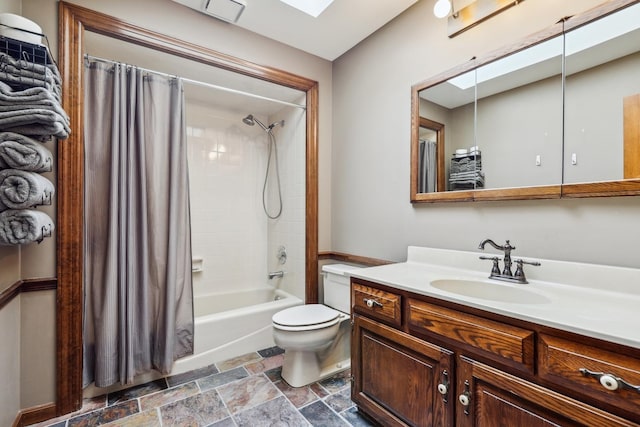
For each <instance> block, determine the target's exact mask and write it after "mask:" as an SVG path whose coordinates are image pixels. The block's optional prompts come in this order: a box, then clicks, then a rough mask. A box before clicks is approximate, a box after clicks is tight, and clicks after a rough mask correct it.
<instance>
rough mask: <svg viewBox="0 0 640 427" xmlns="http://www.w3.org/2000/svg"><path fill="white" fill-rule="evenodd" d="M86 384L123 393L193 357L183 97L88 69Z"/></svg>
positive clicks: (170, 83) (105, 67) (114, 69)
mask: <svg viewBox="0 0 640 427" xmlns="http://www.w3.org/2000/svg"><path fill="white" fill-rule="evenodd" d="M84 138H85V141H84V146H85V201H84V203H85V219H84V224H85V239H84V241H85V251H84V252H85V262H84V265H85V270H84V274H85V277H84V288H85V311H84V326H83V327H84V329H83V335H84V366H83V381H84V384H85V385H88V384H89V383H91V382H92V381H94V382H95V385H96V386H98V387H106V386H109V385H111V384H115V383H117V382H120V383H122V384H125V383H129V382H131V381H132V380H133V377H134V376H135V375H138V374H140V373H144V372H147V371H150V370H151V369H156V370H158V371H160V372H162V373H163V374H167V373H169V372H170V370H171V367H172V364H173V361H174V360H175V359H177V358H180V357H183V356H186V355H189V354H192V353H193V298H192V294H193V291H192V284H191V230H190V219H189V193H188V171H187V153H186V132H185V114H184V94H183V88H182V82H181V81H180V80H179V79H176V78H169V77H164V76H160V75H156V74H149V73H146V72H143V71H142V70H140V69H137V68H135V67H131V66H127V65H124V64H117V63H116V64H105V63H101V62H89V61H85V137H84Z"/></svg>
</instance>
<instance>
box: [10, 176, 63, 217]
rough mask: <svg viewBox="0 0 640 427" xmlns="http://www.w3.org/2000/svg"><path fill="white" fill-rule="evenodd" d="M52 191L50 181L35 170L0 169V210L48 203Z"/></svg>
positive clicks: (52, 187)
mask: <svg viewBox="0 0 640 427" xmlns="http://www.w3.org/2000/svg"><path fill="white" fill-rule="evenodd" d="M54 192H55V189H54V186H53V184H52V183H51V181H49V180H48V179H47V178H45V177H43V176H42V175H39V174H37V173H35V172H27V171H21V170H17V169H4V170H0V210H4V209H27V208H30V207H33V206H38V205H48V204H51V198H52V196H53V194H54Z"/></svg>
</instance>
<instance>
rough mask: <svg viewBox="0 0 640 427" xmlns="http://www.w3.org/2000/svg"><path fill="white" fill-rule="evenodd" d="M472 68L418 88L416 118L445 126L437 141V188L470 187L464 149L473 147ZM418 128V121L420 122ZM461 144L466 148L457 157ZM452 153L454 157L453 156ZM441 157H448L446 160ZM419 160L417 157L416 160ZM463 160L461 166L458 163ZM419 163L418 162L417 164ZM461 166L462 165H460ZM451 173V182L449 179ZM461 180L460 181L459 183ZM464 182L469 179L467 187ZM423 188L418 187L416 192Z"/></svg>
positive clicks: (470, 158)
mask: <svg viewBox="0 0 640 427" xmlns="http://www.w3.org/2000/svg"><path fill="white" fill-rule="evenodd" d="M474 83H475V71H470V72H467V73H464V74H461V75H459V76H456V77H453V78H451V79H449V80H447V81H444V82H441V83H439V84H436V85H434V86H431V87H428V88H426V89H424V90H422V91H420V94H419V98H420V107H419V109H420V117H429V118H430V119H432V121H435V122H436V123H438V124H441V126H442V127H443V128H444V127H445V126H446V128H447V139H446V142H445V141H444V138H442V141H441V149H440V150H439V154H440V156H441V157H440V162H439V163H438V168H439V169H438V176H439V180H438V186H437V191H439V192H440V191H446V190H451V189H463V188H464V189H468V188H471V189H473V188H474V181H473V179H467V178H466V175H465V173H467V175H474V174H475V162H473V160H475V159H474V157H475V155H474V156H469V155H468V148H470V147H472V146H474V145H475V144H474V110H475V109H474V104H475V87H474ZM420 127H421V129H422V127H423V125H422V121H421V123H420ZM461 147H467V148H466V150H467V151H466V152H465V157H462V156H460V153H461ZM456 152H457V153H458V156H456ZM445 159H450V161H449V163H448V164H447V162H446V161H445ZM418 160H419V161H420V159H418ZM461 162H463V163H464V165H463V164H462V163H461ZM419 165H420V166H421V165H422V164H421V163H419ZM461 167H462V168H461ZM452 173H453V174H454V175H453V182H452V180H451V178H452V175H451V174H452ZM462 181H464V182H462ZM467 182H470V183H471V185H470V186H469V185H468V184H467ZM421 190H424V188H419V191H418V192H419V193H426V192H427V191H421Z"/></svg>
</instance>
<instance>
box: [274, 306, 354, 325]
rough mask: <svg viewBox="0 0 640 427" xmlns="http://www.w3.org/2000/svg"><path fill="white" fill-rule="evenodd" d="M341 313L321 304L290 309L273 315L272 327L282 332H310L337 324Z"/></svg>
mask: <svg viewBox="0 0 640 427" xmlns="http://www.w3.org/2000/svg"><path fill="white" fill-rule="evenodd" d="M341 315H342V313H341V312H339V311H338V310H334V309H332V308H330V307H327V306H326V305H322V304H306V305H299V306H296V307H291V308H287V309H284V310H282V311H279V312H277V313H276V314H274V315H273V317H272V318H271V320H272V321H273V327H274V328H277V329H280V330H283V331H310V330H314V329H322V328H327V327H329V326H333V325H335V324H336V323H338V322H339V321H340V320H341V318H342V316H341Z"/></svg>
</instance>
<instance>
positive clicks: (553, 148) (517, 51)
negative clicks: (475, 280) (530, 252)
mask: <svg viewBox="0 0 640 427" xmlns="http://www.w3.org/2000/svg"><path fill="white" fill-rule="evenodd" d="M612 12H615V13H612ZM638 23H640V4H639V2H638V1H637V0H622V1H620V2H617V4H616V5H612V4H610V3H605V4H603V5H602V6H600V7H598V8H595V9H593V10H590V11H588V12H586V13H584V14H581V15H576V16H574V17H572V18H570V19H569V20H567V21H566V22H560V23H558V24H556V25H554V26H552V27H550V28H548V29H545V30H543V31H541V32H539V33H537V34H535V35H533V36H531V37H528V38H527V39H525V40H523V41H520V42H518V43H515V44H513V45H512V46H508V47H506V48H504V49H501V50H499V51H495V52H492V53H490V54H488V55H486V56H485V57H484V58H481V59H472V60H471V61H469V62H468V63H467V64H463V65H461V66H459V67H456V68H455V69H453V70H450V71H448V72H445V73H442V74H441V75H438V76H435V77H434V78H431V79H429V80H426V81H424V82H422V83H418V84H416V85H414V86H413V87H412V126H413V128H412V134H411V145H412V150H411V153H412V157H411V201H412V202H437V201H467V200H506V199H533V198H558V197H594V196H619V195H635V194H640V124H639V123H640V79H638V78H637V77H636V78H634V77H635V76H637V75H638V74H639V71H640V52H639V51H640V34H638V33H639V32H640V30H638V28H639V25H638ZM565 51H566V54H565ZM563 67H565V70H563ZM425 117H426V118H429V119H431V120H435V121H438V122H440V123H442V124H443V125H444V126H446V128H447V140H446V144H443V145H444V150H443V151H444V156H445V158H444V159H443V165H442V164H439V165H438V171H437V172H438V173H442V174H443V181H444V185H442V186H439V187H437V190H436V191H435V192H428V191H425V187H423V186H421V181H419V179H418V178H419V177H420V171H421V170H423V169H424V166H423V163H424V160H423V159H422V158H421V156H420V146H419V144H420V131H421V129H422V125H421V124H420V118H425ZM461 164H462V167H461ZM414 170H415V171H414ZM414 175H415V176H414Z"/></svg>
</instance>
